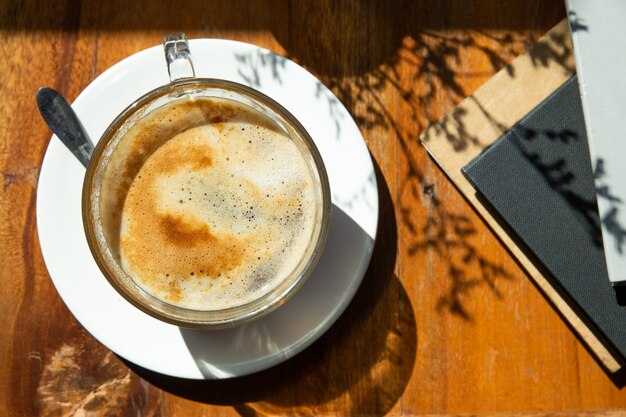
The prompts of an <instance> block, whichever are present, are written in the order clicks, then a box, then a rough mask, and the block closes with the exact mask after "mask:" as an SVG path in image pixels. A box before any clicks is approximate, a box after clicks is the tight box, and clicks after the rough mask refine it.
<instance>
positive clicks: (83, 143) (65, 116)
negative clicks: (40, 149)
mask: <svg viewBox="0 0 626 417" xmlns="http://www.w3.org/2000/svg"><path fill="white" fill-rule="evenodd" d="M37 105H38V106H39V112H40V113H41V117H43V119H44V120H45V122H46V123H47V124H48V127H49V128H50V130H52V131H53V132H54V134H55V135H57V136H58V138H59V139H61V142H63V143H64V144H65V146H67V148H68V149H69V150H70V151H71V152H72V153H73V154H74V156H76V158H78V160H79V161H80V163H81V164H83V166H84V167H85V168H86V167H87V163H89V157H90V156H91V153H92V152H93V144H92V143H91V140H89V136H88V135H87V132H85V128H84V127H83V125H82V124H81V123H80V120H78V117H77V116H76V113H74V110H73V109H72V107H71V106H70V105H69V104H68V103H67V101H65V99H64V98H63V96H62V95H61V94H60V93H59V92H58V91H56V90H53V89H52V88H49V87H41V88H40V89H39V90H38V91H37Z"/></svg>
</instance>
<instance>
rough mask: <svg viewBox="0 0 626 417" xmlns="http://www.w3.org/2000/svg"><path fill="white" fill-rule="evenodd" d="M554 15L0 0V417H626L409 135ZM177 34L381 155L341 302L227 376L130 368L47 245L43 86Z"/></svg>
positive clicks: (597, 370)
mask: <svg viewBox="0 0 626 417" xmlns="http://www.w3.org/2000/svg"><path fill="white" fill-rule="evenodd" d="M563 17H565V10H564V8H563V5H562V2H560V1H555V2H545V1H539V0H537V1H515V2H501V1H475V2H465V1H445V2H439V1H432V2H419V3H418V2H413V1H401V0H398V1H383V0H381V1H370V2H361V1H357V0H355V1H341V0H340V1H311V2H304V1H298V2H295V1H294V2H281V1H271V0H267V1H258V2H248V1H238V0H231V1H227V2H226V1H189V2H173V1H168V2H157V1H155V2H141V1H119V0H113V1H107V2H97V1H91V2H87V1H86V2H81V1H75V0H68V1H58V2H46V1H43V0H41V1H34V0H26V1H22V2H19V1H16V2H11V1H8V0H4V1H2V2H1V3H0V68H1V69H2V71H1V72H0V77H1V78H0V92H1V93H2V94H1V100H0V170H1V172H2V178H1V180H2V185H1V188H0V239H1V240H2V244H1V245H0V265H2V269H1V270H0V278H1V280H2V285H1V286H0V314H1V315H2V317H3V318H4V325H3V328H2V332H1V333H0V416H34V415H41V416H91V415H103V416H187V417H194V416H237V415H239V416H246V417H247V416H266V415H283V414H285V415H341V416H361V415H393V416H400V415H438V416H442V415H450V416H452V415H472V414H485V415H489V416H539V415H551V416H561V415H579V416H584V417H587V416H611V417H613V416H619V415H625V414H626V412H623V411H621V410H620V408H624V407H626V393H624V392H623V390H622V386H623V384H624V381H623V379H622V378H621V377H620V376H617V377H610V376H608V375H607V374H606V373H605V372H604V371H603V369H602V367H601V366H600V365H599V364H598V363H597V362H596V361H595V360H594V359H593V357H592V356H591V355H590V354H589V352H587V350H586V349H585V348H584V346H583V345H582V344H581V343H580V341H579V340H578V339H577V338H576V336H574V334H573V333H572V332H571V331H570V329H569V328H568V326H567V325H566V324H565V323H564V321H563V320H562V319H561V318H560V316H559V315H558V314H557V313H556V312H555V311H554V309H553V308H552V307H551V306H550V304H549V303H548V302H547V300H546V299H545V298H544V297H543V296H542V294H541V293H540V291H539V290H538V289H537V288H536V287H535V286H534V285H533V284H532V283H531V281H530V280H529V279H528V277H527V276H526V275H525V274H524V273H523V272H522V271H521V269H520V268H519V266H518V265H517V264H516V262H515V261H513V259H512V258H511V257H510V256H509V254H508V253H507V252H506V251H505V250H504V249H503V248H502V247H501V245H500V244H499V243H498V241H497V240H496V238H495V237H494V236H493V235H492V234H491V232H490V231H489V229H488V228H487V227H486V226H484V225H483V223H482V222H481V220H480V219H479V218H478V216H477V215H476V214H475V213H474V212H473V210H472V209H471V208H470V207H469V206H468V204H467V203H466V202H465V201H464V200H463V198H462V197H461V196H460V195H459V193H458V192H457V191H456V189H455V188H454V187H453V186H452V185H451V184H450V183H449V181H448V179H447V178H446V177H445V176H444V175H443V174H442V173H441V172H440V171H439V170H438V168H437V167H436V166H435V164H434V162H432V161H431V160H430V159H429V158H428V156H427V155H426V152H425V150H424V149H423V148H422V147H421V145H420V144H419V142H418V136H419V134H420V133H421V132H422V131H423V130H424V129H425V128H426V127H427V126H428V125H429V124H431V123H432V122H434V121H435V120H437V119H438V118H440V117H441V116H443V115H444V114H445V113H446V112H447V111H448V110H450V109H452V108H453V107H454V105H455V104H457V103H458V102H460V101H461V100H462V99H464V98H465V97H467V96H468V95H470V94H471V93H472V92H473V91H474V90H475V89H476V88H478V87H479V86H480V85H481V84H482V83H484V82H485V81H486V80H487V79H489V77H490V76H492V75H493V74H494V73H495V72H496V71H497V70H498V69H500V68H502V67H504V66H505V65H506V64H507V63H509V62H510V61H511V60H512V59H513V58H514V57H515V56H517V55H518V54H520V53H521V52H523V51H524V50H525V49H526V48H527V47H528V46H529V45H530V44H531V43H532V42H533V41H534V40H536V39H538V38H539V37H540V36H541V35H542V34H543V33H544V32H546V31H547V30H548V29H550V28H551V27H552V26H553V25H554V24H556V23H557V22H558V21H559V20H561V19H562V18H563ZM171 30H182V31H185V32H187V34H188V35H189V36H190V37H217V38H228V39H236V40H241V41H245V42H250V43H254V44H257V45H260V46H263V47H266V48H269V49H271V50H273V51H275V52H277V53H280V54H284V55H286V56H288V57H290V58H291V59H293V60H295V61H297V62H299V63H300V64H302V65H303V66H305V67H306V68H307V69H309V70H310V71H311V72H313V73H314V74H315V75H316V76H318V77H319V78H320V79H321V80H322V81H323V82H324V83H326V85H328V86H329V87H330V88H331V89H332V90H333V91H334V92H335V93H336V94H337V96H338V97H339V98H340V99H341V101H342V102H343V103H344V104H345V105H346V107H347V108H348V109H349V111H350V112H351V114H352V115H353V117H354V118H355V119H356V121H357V123H358V125H359V127H360V129H361V132H362V133H363V135H364V137H365V139H366V141H367V143H368V146H369V149H370V151H371V153H372V157H373V159H374V160H375V162H376V165H377V167H378V173H379V176H378V180H379V184H380V190H379V191H380V196H381V197H380V200H381V201H380V203H381V217H380V227H379V235H378V240H377V244H376V248H375V252H374V256H373V260H372V263H371V265H370V268H369V271H368V273H367V275H366V277H365V279H364V282H363V285H362V287H361V288H360V289H359V291H358V293H357V295H356V297H355V299H354V301H353V302H352V303H351V305H350V306H349V307H348V310H347V311H346V313H345V314H344V315H343V316H342V317H341V318H340V319H339V321H338V322H337V323H336V325H335V326H333V327H332V328H331V330H330V331H329V332H328V333H327V334H325V335H324V336H323V337H322V338H321V339H320V340H319V341H317V342H316V343H315V344H314V345H312V346H311V347H310V348H308V349H307V350H305V351H304V352H303V353H301V354H300V355H298V356H296V357H295V358H293V359H291V360H289V361H287V362H286V363H284V364H282V365H279V366H277V367H275V368H272V369H270V370H267V371H265V372H262V373H259V374H256V375H252V376H249V377H244V378H238V379H235V380H228V381H208V382H194V381H185V380H177V379H173V378H168V377H164V376H161V375H157V374H154V373H152V372H150V371H147V370H144V369H140V368H138V367H136V366H134V365H132V364H129V363H125V362H124V361H122V360H121V359H120V358H118V357H117V356H115V355H114V354H113V353H111V352H110V351H108V350H107V349H106V348H104V347H103V346H101V345H100V344H99V343H98V342H97V341H96V340H95V339H93V337H91V336H90V335H89V334H88V333H87V332H86V331H85V330H84V329H83V328H82V327H81V326H80V324H78V323H77V322H76V320H75V319H74V318H73V317H72V316H71V315H70V313H69V311H68V310H67V308H66V307H65V306H64V304H63V302H62V301H61V299H60V298H59V296H58V295H57V293H56V291H55V289H54V287H53V285H52V283H51V281H50V279H49V276H48V273H47V271H46V268H45V265H44V263H43V259H42V256H41V251H40V249H39V241H38V237H37V230H36V218H35V210H34V208H35V201H36V185H37V177H38V172H39V168H40V165H41V161H42V158H43V155H44V153H45V150H46V146H47V144H48V141H49V140H50V136H51V134H50V132H49V130H48V129H47V127H46V126H45V125H44V124H43V122H42V120H41V118H40V116H39V114H38V112H37V109H36V105H35V100H34V94H35V91H36V90H37V88H38V87H40V86H42V85H49V86H51V87H54V88H56V89H58V90H60V91H61V92H62V93H63V94H64V95H65V96H66V97H67V98H68V99H69V100H70V101H71V100H73V99H75V98H76V96H77V95H78V94H79V93H80V91H82V89H84V88H85V87H86V86H87V85H88V84H89V83H90V82H91V81H92V80H93V79H94V78H95V77H96V76H98V75H99V74H100V73H102V72H103V71H104V70H106V69H107V68H109V67H110V66H111V65H113V64H114V63H116V62H117V61H119V60H121V59H122V58H124V57H126V56H128V55H130V54H132V53H135V52H138V51H140V50H142V49H144V48H147V47H150V46H153V45H156V44H159V43H160V41H161V38H162V36H163V34H164V33H166V32H168V31H171ZM545 59H550V58H549V57H547V56H539V57H538V58H537V65H545V62H542V61H543V60H545ZM459 146H463V144H462V143H461V144H459ZM347 163H348V162H347ZM357 191H358V190H355V193H356V192H357ZM355 198H356V197H355ZM577 410H579V411H577Z"/></svg>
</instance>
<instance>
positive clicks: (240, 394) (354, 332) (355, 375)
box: [126, 167, 417, 416]
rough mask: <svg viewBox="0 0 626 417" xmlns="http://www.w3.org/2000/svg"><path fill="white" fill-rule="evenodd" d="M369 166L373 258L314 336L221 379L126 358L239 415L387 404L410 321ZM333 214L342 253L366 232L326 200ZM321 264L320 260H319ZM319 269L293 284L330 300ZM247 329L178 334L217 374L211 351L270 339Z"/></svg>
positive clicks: (355, 411)
mask: <svg viewBox="0 0 626 417" xmlns="http://www.w3.org/2000/svg"><path fill="white" fill-rule="evenodd" d="M376 174H377V180H378V188H379V203H380V204H379V207H380V210H379V227H378V233H377V239H376V243H375V245H374V249H373V255H372V260H371V262H370V265H369V268H368V270H367V272H366V274H365V277H364V278H363V281H362V283H361V286H360V287H359V289H358V291H357V292H356V294H355V296H354V298H353V299H352V301H351V302H350V304H349V305H348V307H347V308H346V310H345V311H344V313H343V314H342V315H341V316H340V317H339V319H338V320H337V321H336V322H335V323H334V324H333V325H332V327H331V328H330V329H329V330H328V331H327V332H326V333H325V334H324V335H323V336H322V337H320V339H319V340H317V341H316V342H314V343H313V344H312V345H311V346H309V347H308V348H306V349H305V350H304V351H302V352H301V353H299V354H297V355H295V356H294V357H292V358H290V359H288V360H286V361H285V362H283V363H281V364H278V365H276V366H274V367H272V368H270V369H267V370H265V371H261V372H258V373H255V374H251V375H247V376H243V377H236V378H230V379H223V380H203V381H196V380H187V379H180V378H174V377H169V376H165V375H161V374H158V373H155V372H152V371H149V370H147V369H143V368H140V367H138V366H137V365H134V364H131V363H128V362H126V363H127V365H128V366H129V367H130V368H131V369H133V370H134V371H135V372H136V373H137V374H138V375H139V376H141V377H142V378H144V379H145V380H147V381H148V382H150V383H152V384H153V385H155V386H157V387H158V388H160V389H163V390H165V391H168V392H171V393H173V394H175V395H178V396H181V397H184V398H188V399H191V400H194V401H199V402H204V403H208V404H220V405H231V406H233V407H234V408H235V409H236V410H237V412H238V413H239V414H241V415H242V416H252V415H266V414H277V413H284V412H285V411H286V410H287V409H288V410H289V412H290V413H291V412H294V413H297V414H309V415H314V414H320V413H330V412H334V413H340V414H342V415H382V414H385V413H387V412H388V411H389V410H391V408H392V407H393V406H394V405H395V404H396V402H397V401H398V400H399V398H400V397H401V396H402V393H403V392H404V389H405V387H406V385H407V384H408V381H409V379H410V376H411V372H412V369H413V365H414V363H415V356H416V349H417V328H416V322H415V316H414V312H413V308H412V305H411V302H410V299H409V296H408V295H407V293H406V291H405V290H404V288H403V286H402V284H401V282H400V280H399V279H398V278H397V276H396V275H395V274H394V267H395V261H396V252H397V230H396V221H395V216H394V209H393V205H392V201H391V197H390V195H389V190H388V188H387V185H386V183H385V180H384V178H383V177H382V175H381V173H380V170H379V169H378V167H376ZM333 216H334V219H333V223H332V225H331V229H332V227H335V230H336V232H337V235H336V236H335V237H334V239H335V243H333V242H332V241H331V240H329V245H330V246H329V247H327V250H329V249H330V250H331V251H333V252H336V251H341V254H342V256H346V257H349V256H350V253H351V250H352V249H351V248H349V247H345V246H343V247H342V245H345V244H346V242H349V240H347V239H348V238H350V236H351V234H354V233H365V232H364V231H363V230H360V228H359V227H358V225H356V223H354V221H352V220H351V219H350V217H349V216H348V215H346V214H345V213H343V211H341V210H340V209H338V208H337V207H333ZM331 233H333V232H331ZM320 267H322V268H324V265H323V263H320ZM317 272H319V271H317ZM325 275H326V274H319V273H316V276H318V277H319V279H318V280H317V281H319V282H312V281H311V279H310V280H309V282H307V284H306V286H308V285H309V284H311V285H314V286H315V287H316V288H312V289H307V288H306V286H305V287H303V288H302V290H301V291H300V292H301V293H305V292H308V291H310V290H314V291H322V292H323V293H325V294H326V298H328V299H329V300H331V301H332V302H337V300H340V298H341V297H340V296H341V295H340V294H334V293H333V292H332V290H333V283H332V282H328V280H325V279H324V278H325ZM311 278H313V277H311ZM323 293H322V294H323ZM299 294H300V293H299ZM318 297H319V296H318ZM309 298H311V297H309ZM322 298H323V297H322ZM317 300H320V298H318V299H317ZM291 301H297V300H296V299H295V298H294V299H292V300H291ZM286 307H288V305H285V306H283V307H281V309H282V308H286ZM268 317H269V316H268ZM304 319H305V320H306V317H304ZM297 322H298V320H297V319H296V320H294V318H293V316H292V317H291V320H290V321H287V320H285V321H284V322H282V323H276V324H275V325H285V326H288V325H290V326H294V325H298V323H297ZM249 330H250V329H245V328H243V327H242V328H241V330H240V331H237V332H232V333H231V334H232V336H230V337H227V338H225V339H222V340H221V338H219V337H215V334H214V333H213V332H212V333H211V334H210V336H211V337H208V336H207V334H206V333H205V332H201V331H194V330H187V329H181V334H182V336H183V339H184V341H185V343H186V344H187V346H188V348H189V351H190V353H191V354H192V356H193V357H194V359H195V361H196V363H197V364H198V367H199V369H200V370H201V372H203V374H204V375H207V376H209V375H210V376H219V375H220V374H219V373H218V374H216V369H215V368H212V367H211V366H210V364H211V363H212V362H211V361H212V360H214V359H215V358H214V357H213V358H212V357H211V352H212V351H213V352H215V351H218V352H219V351H224V350H225V349H224V347H228V348H230V350H231V352H236V349H246V350H248V349H250V350H252V351H253V352H254V351H255V350H257V351H258V350H262V351H264V350H267V349H268V346H271V344H272V343H275V342H274V340H273V339H272V338H271V337H270V332H268V331H267V330H268V328H267V327H264V326H257V327H255V328H254V331H249ZM216 344H217V345H216ZM220 345H221V346H220ZM216 348H219V349H216ZM226 350H227V349H226ZM284 354H285V355H287V356H289V353H288V352H285V353H284ZM218 371H220V370H218ZM207 373H208V374H207ZM222 376H228V375H227V374H222Z"/></svg>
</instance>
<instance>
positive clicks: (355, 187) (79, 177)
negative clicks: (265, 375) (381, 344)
mask: <svg viewBox="0 0 626 417" xmlns="http://www.w3.org/2000/svg"><path fill="white" fill-rule="evenodd" d="M190 44H191V52H192V55H193V60H194V65H195V69H196V75H197V76H199V77H213V78H222V79H228V80H233V81H237V82H240V83H243V84H248V85H250V86H251V87H254V88H257V89H258V90H260V91H262V92H263V93H265V94H267V95H268V96H270V97H272V98H273V99H275V100H276V101H278V102H279V103H281V104H282V105H283V106H285V107H286V108H287V109H288V110H289V111H290V112H291V113H292V114H293V115H294V116H295V117H296V118H297V119H299V120H300V122H302V124H303V125H304V127H305V128H306V129H307V131H308V132H309V133H310V135H311V136H312V137H313V139H314V140H315V143H316V144H317V146H318V148H319V150H320V152H321V154H322V157H323V159H324V163H325V165H326V169H327V171H328V176H329V179H330V185H331V193H332V200H333V212H332V221H331V226H330V235H329V239H328V244H327V246H326V250H325V252H324V254H323V256H322V259H321V261H320V263H319V265H318V267H317V269H316V270H315V272H314V274H313V275H312V276H311V277H310V278H309V280H308V281H307V282H306V284H305V285H304V287H303V288H302V289H301V290H300V291H299V292H298V293H297V294H296V295H295V296H294V297H293V298H292V299H290V300H289V301H288V302H287V303H286V304H285V305H283V306H281V307H280V308H279V309H277V310H276V311H274V312H273V313H271V314H269V315H268V316H266V317H264V318H262V319H259V320H256V321H254V322H252V323H250V324H247V325H244V326H241V327H238V328H234V329H228V330H220V331H196V330H187V329H179V328H178V327H176V326H172V325H170V324H166V323H163V322H160V321H159V320H156V319H154V318H152V317H150V316H148V315H146V314H144V313H142V312H141V311H139V310H138V309H136V308H135V307H133V306H132V305H130V304H129V303H128V302H126V301H125V300H124V299H123V298H122V297H121V296H119V295H118V293H117V292H116V291H115V290H114V289H113V288H112V287H111V286H110V285H109V284H108V282H107V281H106V279H105V278H104V277H103V276H102V274H101V273H100V270H99V269H98V267H97V265H96V263H95V262H94V260H93V258H92V257H91V253H90V251H89V248H88V246H87V242H86V240H85V234H84V232H83V225H82V216H81V191H82V183H83V177H84V173H85V170H84V168H83V166H82V165H81V164H80V163H79V162H78V160H77V159H76V158H74V156H73V155H72V154H71V153H70V152H69V151H68V150H67V149H65V147H64V146H63V145H62V144H61V142H60V141H59V140H58V139H57V138H56V137H53V138H52V140H51V141H50V145H49V147H48V150H47V152H46V156H45V158H44V161H43V166H42V168H41V174H40V179H39V188H38V192H37V226H38V229H39V238H40V241H41V250H42V252H43V256H44V260H45V262H46V266H47V267H48V271H49V273H50V276H51V278H52V281H53V282H54V285H55V286H56V288H57V290H58V292H59V294H60V295H61V298H62V299H63V301H64V302H65V304H67V306H68V308H69V309H70V311H71V312H72V314H74V316H75V317H76V319H78V321H79V322H80V323H81V324H82V325H83V326H84V327H85V328H86V329H87V330H88V331H89V332H90V333H91V334H92V335H93V336H94V337H95V338H96V339H98V340H99V341H100V342H101V343H102V344H104V345H105V346H106V347H108V348H109V349H111V350H112V351H114V352H115V353H117V354H118V355H120V356H122V357H124V358H125V359H127V360H129V361H131V362H134V363H136V364H137V365H139V366H142V367H144V368H147V369H150V370H152V371H156V372H159V373H162V374H166V375H172V376H176V377H183V378H193V379H215V378H229V377H234V376H241V375H246V374H249V373H253V372H257V371H260V370H263V369H266V368H269V367H270V366H273V365H275V364H277V363H280V362H282V361H284V360H286V359H287V358H289V357H291V356H293V355H295V354H296V353H298V352H300V351H301V350H303V349H304V348H305V347H307V346H309V345H310V344H311V343H313V342H314V341H315V340H316V339H317V338H318V337H320V336H321V335H322V334H323V333H324V332H325V331H326V330H327V329H328V328H329V327H330V326H331V325H332V324H333V323H334V322H335V320H336V319H337V318H338V317H339V315H341V313H342V312H343V311H344V309H345V308H346V306H347V305H348V303H349V302H350V300H351V299H352V297H353V296H354V293H355V292H356V290H357V288H358V286H359V284H360V283H361V280H362V278H363V275H364V274H365V271H366V269H367V266H368V264H369V260H370V257H371V253H372V249H373V246H374V238H375V235H376V227H377V223H378V191H377V188H376V177H375V174H374V168H373V165H372V161H371V158H370V155H369V152H368V150H367V147H366V145H365V142H364V141H363V138H362V136H361V134H360V132H359V130H358V128H357V126H356V124H355V123H354V121H353V119H352V118H351V117H350V114H349V113H348V111H347V110H346V109H345V107H344V106H343V105H342V104H341V103H340V102H339V100H337V98H336V97H335V96H334V95H333V94H332V93H331V92H330V91H329V90H328V89H327V88H326V87H324V86H323V85H322V84H321V82H320V81H319V80H317V79H316V78H315V77H314V76H313V75H311V74H310V73H309V72H307V71H306V70H305V69H303V68H302V67H300V66H298V65H297V64H295V63H294V62H292V61H289V60H288V59H286V58H283V57H280V56H278V55H275V54H272V53H271V52H269V51H267V50H265V49H261V48H258V47H256V46H253V45H249V44H245V43H240V42H233V41H225V40H217V39H199V40H192V41H191V42H190ZM168 81H169V80H168V75H167V68H166V65H165V58H164V56H163V49H162V47H161V46H156V47H154V48H150V49H147V50H145V51H142V52H139V53H137V54H135V55H133V56H131V57H129V58H127V59H125V60H123V61H121V62H120V63H118V64H116V65H115V66H113V67H111V68H110V69H109V70H107V71H106V72H104V73H103V74H102V75H101V76H99V77H98V78H97V79H96V80H94V81H93V82H92V83H91V84H90V85H89V86H88V87H87V88H86V89H85V90H84V91H83V92H82V94H81V95H80V96H79V97H78V98H77V99H76V101H75V102H74V104H73V106H72V107H73V108H74V110H76V113H78V116H79V118H80V120H81V121H82V122H83V124H84V126H85V129H86V130H87V133H88V134H89V135H90V136H91V138H92V139H93V140H94V141H96V140H98V139H99V138H100V136H101V134H102V133H103V132H104V130H105V129H106V127H107V126H108V125H109V123H110V122H111V121H112V120H113V119H114V118H115V116H116V115H117V114H118V113H120V112H121V111H122V110H123V109H124V108H125V107H126V106H127V105H128V104H129V103H132V102H133V101H134V100H135V99H137V98H138V97H139V96H141V95H143V94H144V93H146V92H148V91H150V90H152V89H154V88H156V87H158V86H161V85H163V84H166V83H167V82H168Z"/></svg>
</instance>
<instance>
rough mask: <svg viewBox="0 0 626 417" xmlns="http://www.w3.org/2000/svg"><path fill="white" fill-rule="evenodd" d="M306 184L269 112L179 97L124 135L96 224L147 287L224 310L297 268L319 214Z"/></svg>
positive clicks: (296, 155) (295, 154)
mask: <svg viewBox="0 0 626 417" xmlns="http://www.w3.org/2000/svg"><path fill="white" fill-rule="evenodd" d="M315 181H316V178H314V177H313V176H312V174H311V171H310V169H309V165H308V163H307V161H306V160H305V157H304V156H303V155H302V154H301V152H300V150H299V149H298V147H297V146H296V144H294V142H293V141H292V140H291V139H290V138H289V137H288V136H287V134H286V133H285V132H283V131H282V130H281V129H279V128H278V126H276V125H275V124H274V123H273V122H272V121H271V120H270V119H269V118H267V117H266V116H264V115H262V114H261V113H259V112H257V111H256V110H254V109H252V108H250V107H247V106H245V105H242V104H239V103H235V102H232V101H229V100H225V99H204V98H203V99H193V100H191V99H184V100H182V101H178V102H174V103H171V104H168V105H166V106H164V107H161V108H159V109H157V110H155V111H152V112H151V113H150V114H148V115H147V116H145V117H144V118H142V119H141V120H140V121H139V122H138V123H136V124H135V125H134V126H133V127H132V128H131V129H130V130H129V131H128V132H127V133H126V134H125V135H124V137H123V138H122V139H121V141H120V143H119V144H118V146H117V147H116V149H115V151H114V152H113V154H112V156H111V160H110V163H109V164H108V166H107V170H106V171H105V174H104V180H103V185H102V188H101V198H100V213H101V222H102V224H103V227H104V232H105V236H106V237H107V241H108V243H109V247H111V249H112V253H113V255H114V257H117V259H118V261H119V263H120V265H121V267H122V268H123V270H124V271H125V273H126V274H127V275H129V276H130V277H131V278H132V279H133V280H135V281H136V282H137V283H138V284H139V285H140V286H141V287H142V288H143V289H144V290H146V291H147V292H148V293H150V294H152V295H153V296H155V297H157V298H159V299H161V300H163V301H166V302H168V303H170V304H174V305H177V306H181V307H185V308H190V309H197V310H218V309H224V308H228V307H234V306H237V305H241V304H244V303H247V302H250V301H253V300H255V299H258V298H259V297H261V296H262V295H264V294H265V293H267V292H268V291H270V290H271V289H272V288H274V287H275V286H276V285H277V284H279V283H280V282H282V281H283V280H284V279H285V278H287V277H288V276H289V275H290V274H291V273H292V271H293V270H294V269H295V268H296V266H297V265H298V263H299V262H300V260H301V259H302V257H303V255H304V253H305V252H306V250H307V248H308V246H309V242H310V240H311V237H312V233H313V230H314V224H315V221H316V190H315Z"/></svg>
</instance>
